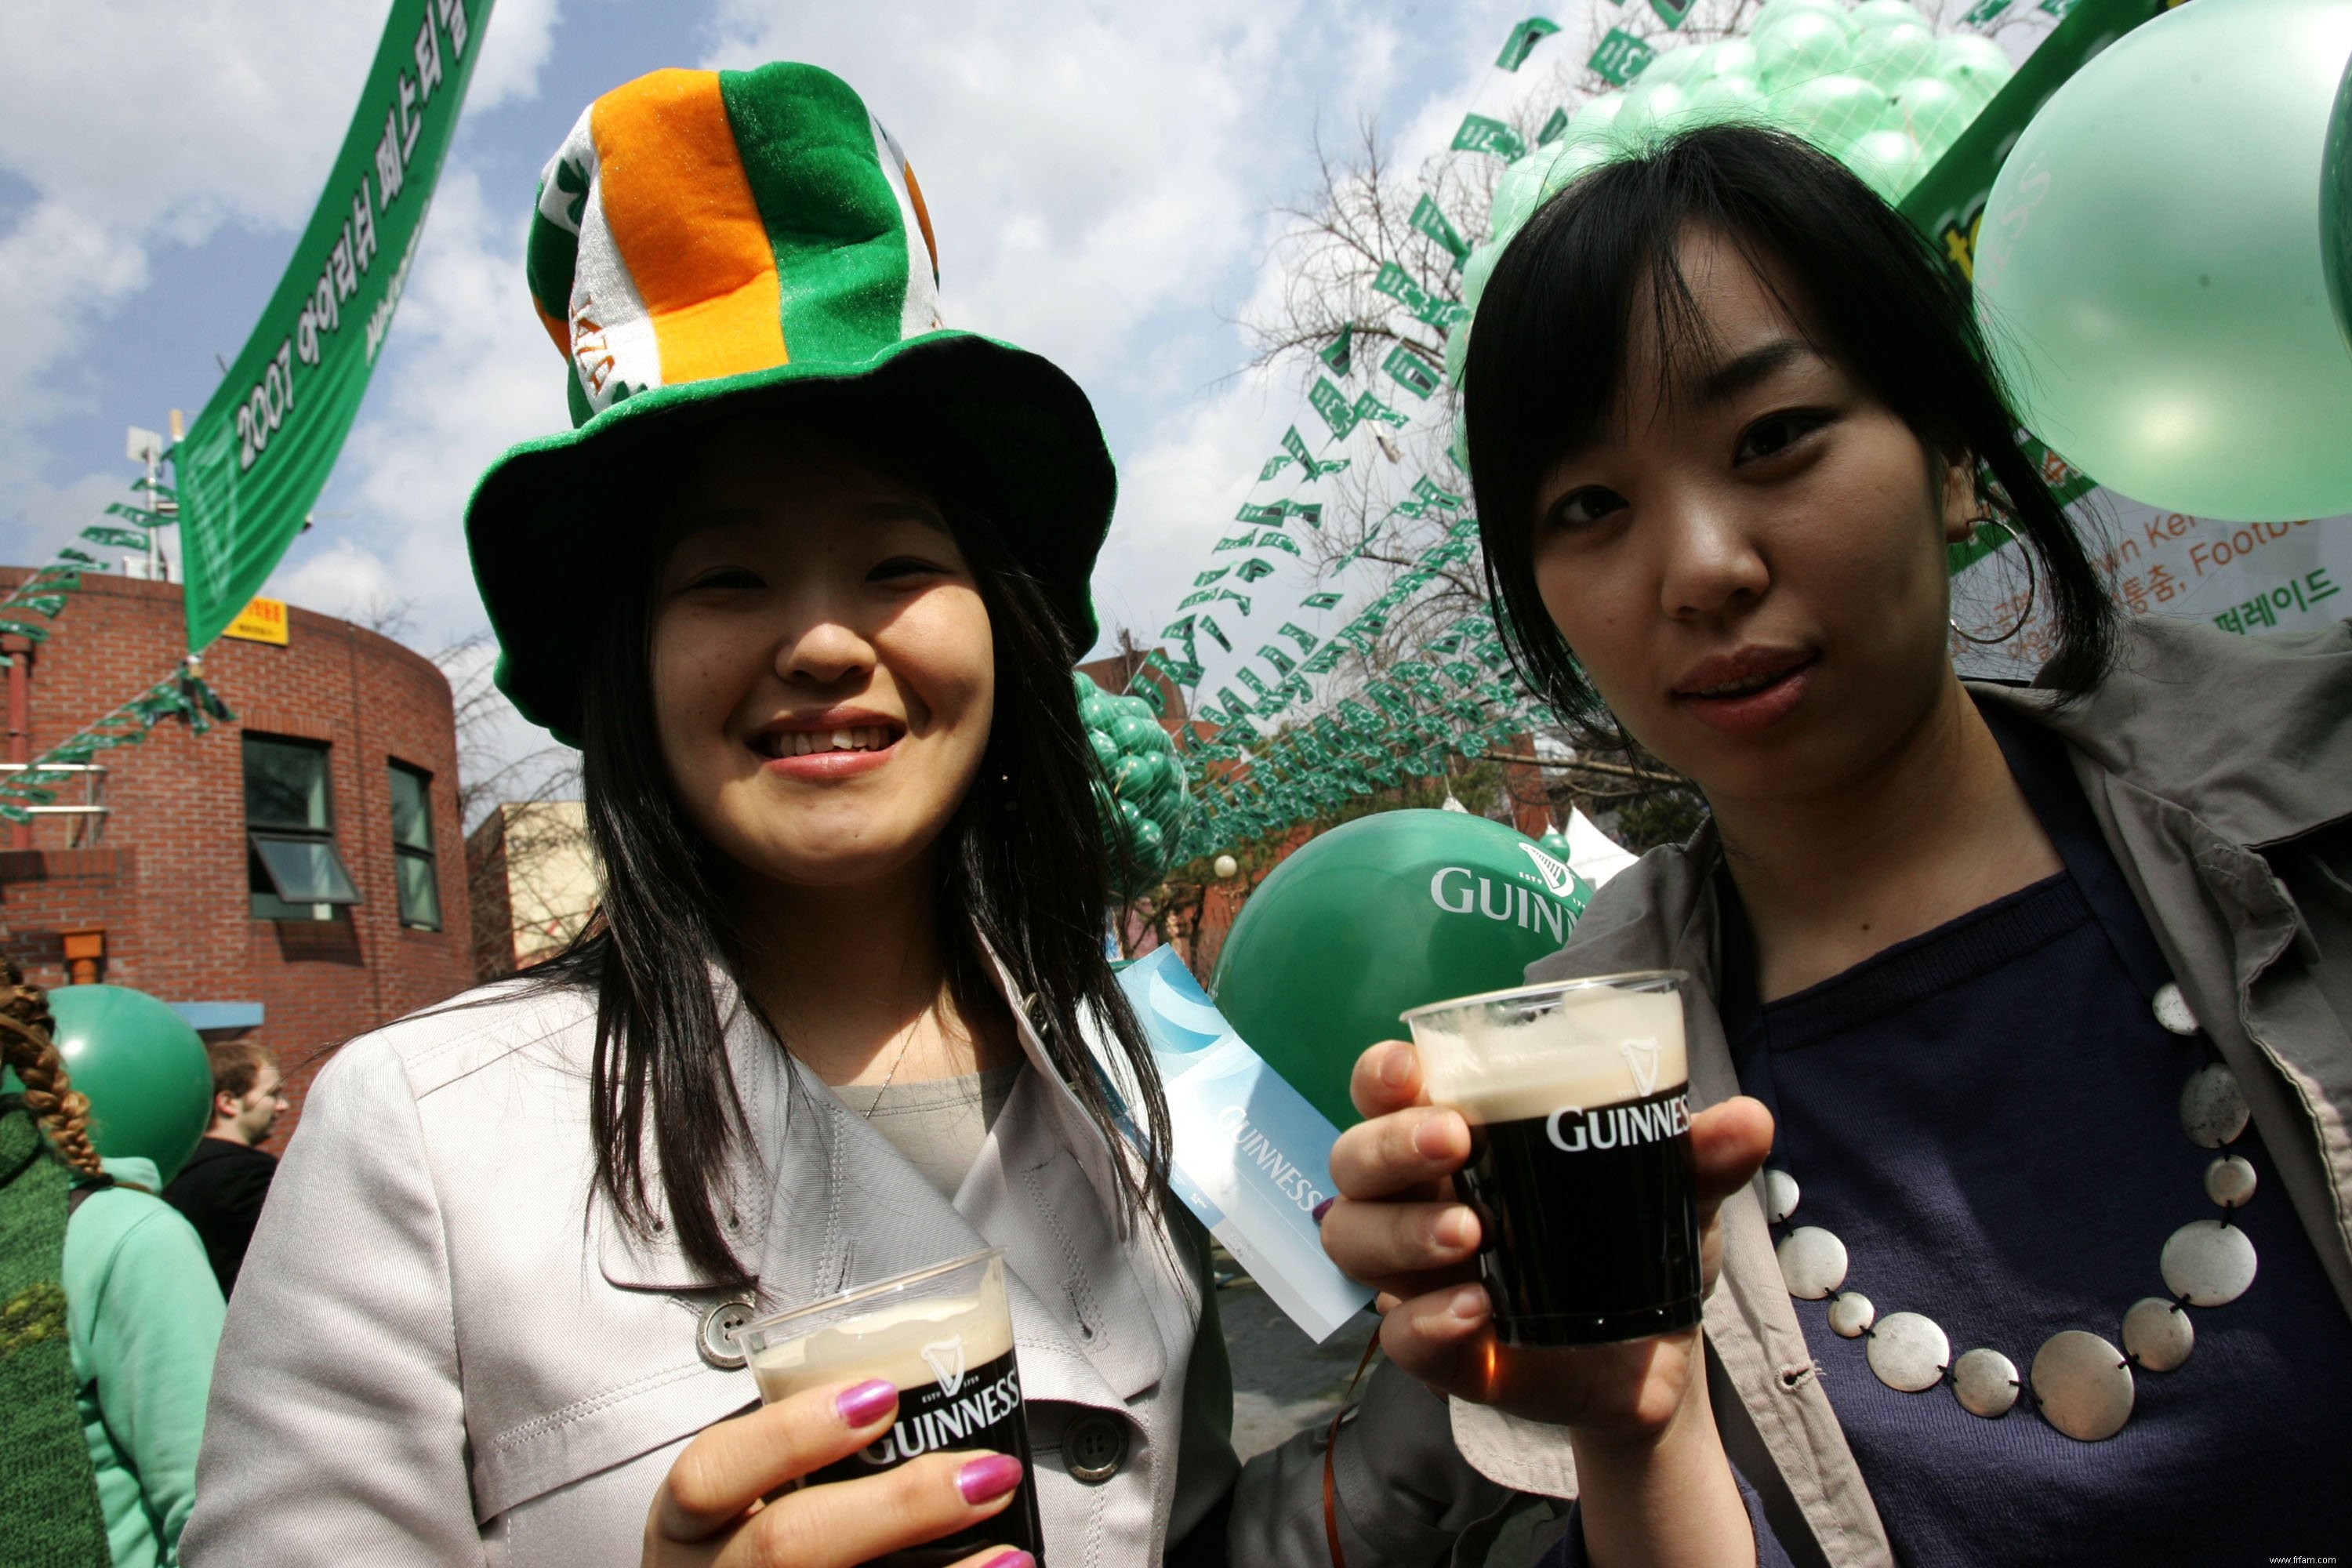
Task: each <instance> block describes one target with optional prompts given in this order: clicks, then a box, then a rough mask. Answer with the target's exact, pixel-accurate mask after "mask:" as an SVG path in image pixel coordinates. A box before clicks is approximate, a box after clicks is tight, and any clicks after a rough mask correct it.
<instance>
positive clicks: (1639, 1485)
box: [1569, 1340, 1756, 1568]
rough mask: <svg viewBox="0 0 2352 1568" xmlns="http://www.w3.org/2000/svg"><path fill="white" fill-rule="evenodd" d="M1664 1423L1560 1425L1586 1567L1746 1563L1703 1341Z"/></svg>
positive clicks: (1750, 1558)
mask: <svg viewBox="0 0 2352 1568" xmlns="http://www.w3.org/2000/svg"><path fill="white" fill-rule="evenodd" d="M1689 1354H1690V1357H1691V1368H1690V1377H1689V1381H1688V1382H1687V1383H1686V1384H1685V1388H1684V1393H1683V1397H1682V1399H1681V1400H1680V1402H1679V1403H1677V1405H1675V1409H1674V1411H1673V1413H1672V1414H1671V1415H1668V1416H1667V1418H1666V1419H1665V1420H1664V1423H1662V1424H1659V1425H1656V1426H1648V1425H1638V1426H1615V1427H1609V1428H1601V1427H1592V1426H1577V1427H1571V1428H1570V1431H1569V1440H1570V1446H1571V1447H1572V1448H1573V1449H1574V1451H1575V1454H1576V1480H1577V1491H1578V1494H1579V1496H1578V1512H1579V1516H1580V1526H1581V1528H1582V1530H1583V1532H1584V1546H1585V1554H1586V1557H1587V1559H1588V1560H1589V1561H1590V1562H1591V1563H1592V1564H1593V1568H1751V1565H1752V1564H1753V1563H1755V1561H1756V1535H1755V1531H1754V1529H1753V1528H1752V1527H1751V1526H1750V1524H1749V1523H1748V1506H1747V1504H1746V1503H1745V1502H1744V1501H1743V1500H1741V1498H1740V1495H1739V1483H1738V1481H1737V1480H1736V1479H1734V1478H1733V1476H1732V1472H1731V1460H1730V1458H1728V1457H1727V1455H1726V1454H1725V1453H1724V1451H1723V1439H1722V1437H1721V1436H1720V1435H1718V1434H1717V1431H1716V1426H1715V1409H1714V1405H1713V1404H1712V1403H1711V1402H1710V1400H1709V1398H1708V1395H1707V1388H1706V1371H1705V1358H1706V1351H1705V1342H1704V1341H1703V1340H1701V1341H1698V1342H1694V1343H1693V1344H1692V1345H1691V1347H1690V1351H1689Z"/></svg>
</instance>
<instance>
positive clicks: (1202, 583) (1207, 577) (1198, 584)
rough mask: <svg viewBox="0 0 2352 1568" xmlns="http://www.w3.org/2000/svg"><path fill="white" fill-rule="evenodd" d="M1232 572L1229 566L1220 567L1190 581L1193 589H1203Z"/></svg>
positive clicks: (1162, 634)
mask: <svg viewBox="0 0 2352 1568" xmlns="http://www.w3.org/2000/svg"><path fill="white" fill-rule="evenodd" d="M1232 570H1233V568H1232V567H1230V566H1220V567H1218V568H1217V569H1216V570H1215V571H1213V572H1202V573H1201V574H1198V575H1197V576H1195V577H1194V578H1193V579H1192V586H1194V587H1195V588H1205V587H1207V586H1208V585H1209V584H1212V583H1213V582H1215V581H1216V580H1217V579H1218V578H1220V577H1222V576H1223V575H1224V574H1226V573H1228V572H1230V571H1232ZM1167 635H1168V634H1167V633H1166V632H1162V633H1160V636H1161V637H1166V636H1167Z"/></svg>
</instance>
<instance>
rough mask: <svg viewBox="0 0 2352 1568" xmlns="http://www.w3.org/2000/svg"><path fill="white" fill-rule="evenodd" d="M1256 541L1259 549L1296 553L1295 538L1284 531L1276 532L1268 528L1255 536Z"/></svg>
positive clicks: (1296, 543)
mask: <svg viewBox="0 0 2352 1568" xmlns="http://www.w3.org/2000/svg"><path fill="white" fill-rule="evenodd" d="M1257 542H1258V548H1259V549H1261V550H1280V551H1283V552H1286V553H1288V554H1291V555H1297V553H1298V542H1297V540H1295V539H1293V538H1291V537H1290V535H1288V534H1286V533H1277V532H1276V531H1274V530H1273V529H1270V528H1269V529H1267V530H1266V531H1265V532H1263V533H1261V534H1259V535H1258V536H1257Z"/></svg>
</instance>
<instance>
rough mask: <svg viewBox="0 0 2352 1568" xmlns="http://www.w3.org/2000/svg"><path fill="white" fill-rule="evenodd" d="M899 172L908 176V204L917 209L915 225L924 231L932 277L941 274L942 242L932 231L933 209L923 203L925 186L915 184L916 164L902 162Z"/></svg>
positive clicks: (924, 246) (937, 276)
mask: <svg viewBox="0 0 2352 1568" xmlns="http://www.w3.org/2000/svg"><path fill="white" fill-rule="evenodd" d="M898 173H900V174H904V175H905V176H906V177H907V205H909V206H911V207H913V208H914V209H915V225H916V226H917V227H919V228H920V229H921V230H922V231H923V248H924V249H925V250H926V251H928V252H929V254H930V258H931V277H932V279H934V280H937V279H938V278H939V275H940V242H939V240H938V238H937V237H935V236H933V235H932V233H931V209H930V208H929V207H927V206H925V205H923V187H922V186H920V185H919V184H915V165H913V164H912V163H901V164H899V165H898Z"/></svg>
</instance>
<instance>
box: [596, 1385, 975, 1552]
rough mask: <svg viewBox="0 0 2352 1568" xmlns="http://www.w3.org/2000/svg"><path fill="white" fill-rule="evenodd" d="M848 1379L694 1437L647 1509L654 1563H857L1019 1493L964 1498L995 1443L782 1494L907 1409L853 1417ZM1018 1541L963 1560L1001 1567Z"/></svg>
mask: <svg viewBox="0 0 2352 1568" xmlns="http://www.w3.org/2000/svg"><path fill="white" fill-rule="evenodd" d="M852 1386H854V1385H853V1384H847V1383H843V1384H835V1385H833V1386H831V1387H825V1388H812V1389H808V1390H805V1391H803V1392H802V1393H800V1394H794V1395H793V1397H791V1398H790V1399H786V1400H783V1401H781V1402H780V1403H778V1404H774V1405H762V1406H761V1408H759V1409H758V1410H755V1411H753V1412H751V1414H750V1415H739V1416H737V1417H735V1418H734V1419H733V1420H731V1421H721V1422H719V1424H718V1425H717V1426H712V1427H710V1428H709V1429H708V1430H707V1431H705V1432H704V1433H703V1434H702V1435H701V1436H698V1437H697V1438H695V1440H694V1441H693V1442H691V1443H689V1444H688V1445H687V1447H686V1451H685V1452H684V1453H682V1454H680V1455H679V1456H678V1457H677V1463H676V1464H674V1465H672V1466H671V1467H670V1470H669V1475H668V1476H667V1478H665V1479H664V1480H663V1481H662V1485H661V1489H660V1490H659V1491H658V1492H656V1493H655V1494H654V1502H653V1508H652V1510H650V1511H649V1512H648V1513H647V1515H646V1547H645V1556H644V1559H643V1561H644V1563H645V1568H689V1565H691V1568H706V1565H708V1568H855V1565H856V1564H857V1563H866V1562H868V1561H871V1560H872V1559H874V1558H876V1557H879V1556H881V1555H882V1554H883V1553H884V1552H897V1551H902V1550H904V1549H906V1548H908V1547H910V1546H919V1545H921V1544H922V1543H923V1542H927V1541H936V1540H938V1539H939V1538H940V1537H941V1536H943V1535H949V1534H952V1533H953V1532H955V1531H959V1530H963V1529H965V1528H967V1527H969V1526H971V1525H974V1524H977V1523H979V1522H980V1521H982V1520H986V1519H992V1518H993V1517H994V1516H996V1515H997V1514H1000V1513H1002V1512H1003V1511H1004V1510H1005V1508H1006V1506H1007V1505H1008V1504H1009V1503H1011V1501H1012V1500H1013V1497H1014V1496H1015V1495H1016V1494H1017V1489H1015V1490H1014V1491H1007V1492H1004V1493H1003V1494H1001V1495H999V1496H996V1497H992V1498H989V1499H987V1500H984V1501H982V1502H979V1503H971V1502H966V1501H965V1500H964V1496H963V1493H962V1491H961V1489H959V1488H958V1486H957V1484H956V1483H957V1476H958V1474H959V1472H961V1470H962V1469H963V1468H964V1467H965V1466H967V1465H969V1464H971V1462H972V1461H974V1460H975V1459H982V1458H989V1457H990V1456H989V1455H988V1454H987V1453H986V1452H985V1451H979V1450H975V1451H972V1452H967V1453H951V1454H926V1455H924V1456H923V1457H922V1458H919V1459H913V1460H910V1461H908V1463H906V1464H903V1465H900V1466H899V1467H898V1468H896V1469H892V1470H886V1471H884V1472H882V1473H881V1474H880V1475H877V1476H868V1477H866V1478H864V1479H859V1480H854V1481H834V1482H830V1483H827V1484H824V1485H820V1486H809V1487H803V1488H802V1489H799V1490H797V1491H793V1492H790V1493H787V1494H785V1495H784V1496H782V1497H775V1498H772V1500H769V1499H771V1494H772V1493H774V1492H775V1491H776V1490H777V1489H779V1488H781V1487H782V1486H784V1485H786V1484H787V1483H789V1482H792V1481H796V1480H798V1479H801V1478H802V1477H803V1476H805V1475H808V1474H810V1473H812V1472H814V1471H815V1470H819V1469H822V1468H824V1467H825V1466H827V1465H830V1464H832V1463H834V1462H835V1460H837V1459H845V1458H848V1457H849V1456H850V1455H852V1454H854V1453H856V1452H857V1450H858V1449H860V1448H863V1447H866V1445H867V1444H869V1443H871V1442H873V1441H874V1440H875V1439H876V1438H877V1437H878V1436H881V1435H882V1434H883V1433H884V1432H885V1431H887V1429H888V1427H889V1425H890V1423H891V1422H892V1421H893V1420H895V1419H896V1418H897V1416H898V1405H897V1404H896V1403H895V1402H893V1403H892V1404H891V1405H888V1406H887V1407H886V1408H885V1409H884V1411H883V1413H882V1414H881V1415H878V1416H877V1417H876V1418H875V1419H874V1420H872V1421H869V1422H867V1423H866V1424H865V1425H864V1426H851V1425H850V1424H849V1423H848V1422H847V1421H845V1420H844V1419H843V1418H842V1415H841V1413H840V1411H839V1409H838V1408H837V1407H836V1406H835V1400H836V1399H837V1398H839V1397H840V1395H841V1394H842V1393H843V1391H844V1390H845V1389H848V1388H850V1387H852ZM1011 1555H1012V1553H1011V1552H1010V1551H1009V1549H1008V1548H1005V1547H1001V1546H992V1547H983V1548H982V1550H980V1551H979V1552H974V1553H972V1554H971V1556H970V1557H967V1558H964V1559H963V1560H962V1561H961V1562H960V1563H956V1564H955V1565H954V1568H993V1565H995V1564H997V1563H1000V1561H1001V1560H1002V1559H1004V1558H1006V1557H1008V1556H1011Z"/></svg>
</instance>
